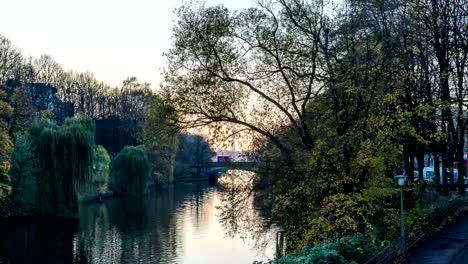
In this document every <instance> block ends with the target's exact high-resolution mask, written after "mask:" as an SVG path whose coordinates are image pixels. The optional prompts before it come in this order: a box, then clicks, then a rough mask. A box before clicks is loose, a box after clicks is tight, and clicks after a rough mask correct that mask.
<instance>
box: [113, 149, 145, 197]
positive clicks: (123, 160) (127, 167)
mask: <svg viewBox="0 0 468 264" xmlns="http://www.w3.org/2000/svg"><path fill="white" fill-rule="evenodd" d="M111 175H112V178H111V182H112V188H113V189H114V190H115V191H117V192H119V193H122V194H126V195H133V196H141V195H144V194H145V193H146V190H147V188H146V186H147V184H148V181H149V180H150V179H151V163H150V161H149V158H148V152H147V151H146V149H145V147H144V146H136V147H134V146H126V147H125V148H123V149H122V151H120V152H119V154H117V156H116V157H115V159H114V160H113V161H112V166H111Z"/></svg>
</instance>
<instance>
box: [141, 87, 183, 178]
mask: <svg viewBox="0 0 468 264" xmlns="http://www.w3.org/2000/svg"><path fill="white" fill-rule="evenodd" d="M174 111H175V110H174V108H173V107H172V106H171V105H168V104H166V103H165V102H164V101H163V99H162V98H161V97H159V96H153V97H152V98H151V101H150V103H149V106H148V109H147V110H146V113H145V129H144V145H145V147H146V149H147V150H148V152H149V155H150V161H151V164H152V171H153V172H152V178H153V179H154V180H155V181H157V182H161V183H164V182H171V181H172V180H173V179H174V167H175V157H176V152H177V146H178V138H177V131H178V129H177V124H176V123H175V122H174V120H175V119H176V118H175V115H176V114H175V112H174Z"/></svg>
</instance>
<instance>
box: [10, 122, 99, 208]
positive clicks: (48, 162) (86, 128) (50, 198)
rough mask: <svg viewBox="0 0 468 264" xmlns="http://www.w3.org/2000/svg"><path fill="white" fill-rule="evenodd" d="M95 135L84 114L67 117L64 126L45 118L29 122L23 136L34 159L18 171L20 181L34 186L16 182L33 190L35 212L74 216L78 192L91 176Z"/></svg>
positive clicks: (17, 198) (93, 126)
mask: <svg viewBox="0 0 468 264" xmlns="http://www.w3.org/2000/svg"><path fill="white" fill-rule="evenodd" d="M94 135H95V125H94V121H93V120H92V119H91V118H89V117H87V116H84V115H76V116H74V117H72V118H68V119H66V120H65V123H64V125H63V126H57V125H56V124H54V123H53V122H51V121H50V120H48V119H41V120H38V121H36V122H35V123H34V124H33V125H32V127H31V128H30V130H29V133H28V134H27V135H26V138H27V140H28V142H29V145H30V146H31V147H30V148H29V149H30V150H33V155H34V159H35V160H36V162H34V170H31V171H33V172H32V173H29V174H24V172H21V173H22V174H21V177H22V180H21V182H22V183H27V182H34V183H35V185H36V186H24V184H22V183H21V182H18V185H19V186H21V185H22V188H23V190H26V191H27V190H30V191H34V190H36V193H35V195H34V197H35V201H34V204H35V211H36V212H37V213H38V214H40V215H57V216H76V214H77V213H78V198H77V194H78V193H79V192H81V191H83V190H84V188H85V186H86V183H87V182H89V181H90V180H91V176H92V165H93V158H94V149H95V143H94ZM23 147H24V146H23ZM14 167H18V166H17V165H16V164H15V165H14ZM26 185H27V184H26ZM23 194H24V192H23ZM18 195H19V196H21V194H18ZM15 199H16V200H21V197H15Z"/></svg>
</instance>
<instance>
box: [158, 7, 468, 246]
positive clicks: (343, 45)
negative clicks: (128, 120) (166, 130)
mask: <svg viewBox="0 0 468 264" xmlns="http://www.w3.org/2000/svg"><path fill="white" fill-rule="evenodd" d="M467 10H468V6H467V3H466V1H460V0H451V1H439V0H436V1H428V0H415V1H358V0H349V1H343V2H342V3H338V2H332V3H331V4H326V3H325V2H324V1H316V0H310V1H294V0H278V1H260V2H259V3H258V4H257V5H256V6H254V7H251V8H246V9H244V10H242V11H240V12H235V11H232V10H229V9H228V8H226V7H224V6H215V7H205V6H204V4H202V3H201V4H200V3H195V4H188V5H184V6H182V7H180V8H179V9H178V10H177V15H178V20H177V23H176V24H175V26H174V29H173V44H172V47H171V49H170V50H169V52H168V53H167V54H166V56H167V58H168V70H167V71H166V75H165V80H166V82H165V83H164V87H163V89H164V93H163V95H164V98H165V99H166V100H167V101H168V102H170V103H171V104H172V105H173V106H174V108H175V111H176V113H178V115H177V121H178V124H180V126H182V127H199V126H209V127H213V128H216V127H220V126H225V125H227V124H229V123H234V124H236V125H238V126H242V127H243V131H244V133H248V132H250V133H251V134H252V135H253V136H254V137H255V138H256V140H255V147H256V148H257V151H259V152H260V153H261V155H259V156H260V157H261V161H262V164H261V165H260V167H259V171H258V172H259V173H258V175H257V178H256V179H255V184H254V188H253V190H254V191H255V192H254V193H255V195H256V196H257V198H260V199H256V200H257V201H259V202H260V203H261V204H262V205H264V207H265V208H267V209H269V216H270V217H271V219H272V221H271V223H269V224H274V225H277V226H281V227H282V228H283V229H284V231H285V232H286V234H287V243H288V251H294V250H299V249H301V248H302V247H303V246H312V245H316V244H317V243H320V242H322V241H326V240H330V239H335V238H337V237H340V236H346V235H351V234H354V233H362V234H366V235H369V236H371V238H370V240H371V241H373V243H375V244H380V242H381V241H380V239H395V238H396V237H397V236H398V233H397V232H393V231H394V229H393V227H395V226H397V225H398V222H397V215H398V214H397V212H398V211H397V207H396V205H397V204H398V200H397V198H398V191H397V189H396V188H395V182H394V178H393V177H394V176H395V175H398V174H402V173H406V175H407V176H408V182H409V187H408V188H407V191H406V193H405V195H406V201H407V202H406V203H407V204H406V208H407V209H409V210H412V209H414V208H418V207H417V204H418V203H419V202H421V201H423V202H427V201H426V200H424V197H421V196H424V194H422V193H418V192H416V190H417V189H419V187H418V188H415V177H414V176H415V173H414V172H415V171H417V172H418V174H419V175H421V176H422V175H423V168H424V166H429V165H430V164H428V163H429V162H428V160H432V161H433V162H432V163H433V166H434V172H435V177H434V179H433V182H434V183H435V184H434V186H433V187H434V188H435V190H438V191H440V192H441V193H442V194H445V195H446V194H447V193H448V192H449V190H455V189H456V188H458V191H459V192H460V193H461V194H464V192H465V188H464V186H463V180H459V181H458V183H455V181H454V177H449V175H450V174H453V169H454V168H457V169H458V175H465V174H466V171H465V167H464V166H463V164H464V158H463V155H464V146H465V134H466V132H465V131H466V126H467V118H466V111H465V107H466V99H467V95H468V94H467V89H466V85H467V73H468V70H467V68H466V64H467V62H468V46H467V45H466V43H467V40H468V23H467V20H466V17H467V16H468V13H467ZM266 121H267V122H266ZM217 131H219V130H217ZM215 136H216V135H215ZM218 136H220V137H221V136H222V135H218ZM440 172H442V173H440ZM460 177H461V176H460ZM439 183H441V184H439ZM240 212H241V211H240Z"/></svg>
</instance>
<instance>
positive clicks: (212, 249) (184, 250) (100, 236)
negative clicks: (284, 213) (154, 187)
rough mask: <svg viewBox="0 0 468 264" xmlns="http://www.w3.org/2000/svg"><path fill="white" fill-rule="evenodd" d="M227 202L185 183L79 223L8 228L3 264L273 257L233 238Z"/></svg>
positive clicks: (88, 212)
mask: <svg viewBox="0 0 468 264" xmlns="http://www.w3.org/2000/svg"><path fill="white" fill-rule="evenodd" d="M225 195H226V193H224V192H223V191H221V190H219V189H218V188H216V187H209V186H208V185H207V184H204V183H194V184H183V185H176V186H173V187H168V188H165V189H163V190H158V191H157V192H155V193H153V194H151V195H149V196H147V197H146V198H143V199H110V200H107V201H105V202H103V203H94V204H87V205H84V206H82V207H81V209H80V218H79V221H52V220H43V221H40V222H35V223H19V222H17V223H14V224H8V225H2V226H0V228H1V229H0V238H1V239H0V263H197V264H198V263H200V264H201V263H227V264H228V263H252V262H253V261H254V260H266V259H268V258H271V257H273V252H274V251H273V248H272V247H267V249H266V250H260V251H259V250H258V249H257V248H255V246H254V241H253V240H251V239H242V238H241V237H240V236H236V237H235V238H231V237H229V236H227V235H226V230H225V228H224V226H223V225H222V224H221V223H220V221H219V220H220V217H219V213H220V211H219V209H217V206H219V205H220V203H221V198H222V197H223V196H225ZM245 210H254V209H249V208H246V209H245ZM251 213H254V214H255V213H256V212H254V211H253V212H251Z"/></svg>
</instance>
